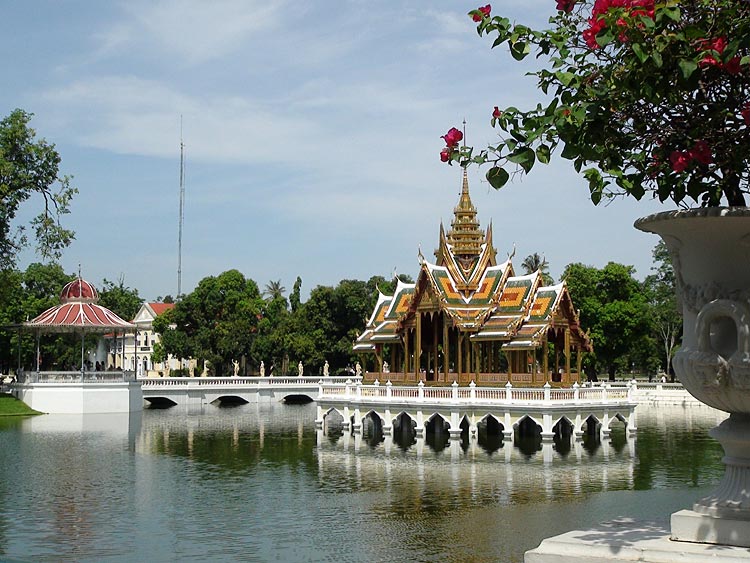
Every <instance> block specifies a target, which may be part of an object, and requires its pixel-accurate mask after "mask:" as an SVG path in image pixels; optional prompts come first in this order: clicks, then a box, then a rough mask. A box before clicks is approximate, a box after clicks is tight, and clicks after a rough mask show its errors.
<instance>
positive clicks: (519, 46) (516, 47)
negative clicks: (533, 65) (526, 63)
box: [510, 41, 531, 61]
mask: <svg viewBox="0 0 750 563" xmlns="http://www.w3.org/2000/svg"><path fill="white" fill-rule="evenodd" d="M529 53H531V47H530V46H529V44H528V43H526V42H525V41H516V42H515V43H513V44H511V46H510V54H511V56H512V57H513V58H514V59H516V60H517V61H521V60H523V59H524V58H526V55H528V54H529Z"/></svg>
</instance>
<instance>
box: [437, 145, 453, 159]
mask: <svg viewBox="0 0 750 563" xmlns="http://www.w3.org/2000/svg"><path fill="white" fill-rule="evenodd" d="M450 159H451V150H450V149H449V148H448V147H445V148H444V149H443V150H441V151H440V160H441V161H442V162H448V161H449V160H450Z"/></svg>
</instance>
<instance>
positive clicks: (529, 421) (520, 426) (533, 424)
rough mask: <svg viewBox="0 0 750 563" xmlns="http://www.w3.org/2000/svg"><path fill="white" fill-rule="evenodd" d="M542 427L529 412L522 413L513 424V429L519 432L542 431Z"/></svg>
mask: <svg viewBox="0 0 750 563" xmlns="http://www.w3.org/2000/svg"><path fill="white" fill-rule="evenodd" d="M543 428H544V426H543V425H542V423H541V422H540V421H539V420H537V419H536V418H534V417H533V416H532V415H530V414H525V415H523V416H522V417H521V418H519V419H518V420H516V422H515V423H514V424H513V429H514V430H515V431H516V432H519V433H520V434H527V433H529V432H532V433H537V432H542V429H543Z"/></svg>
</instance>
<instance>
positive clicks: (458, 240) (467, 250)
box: [447, 168, 484, 258]
mask: <svg viewBox="0 0 750 563" xmlns="http://www.w3.org/2000/svg"><path fill="white" fill-rule="evenodd" d="M447 238H448V244H450V245H451V249H452V251H453V254H454V255H455V256H459V257H466V258H469V257H475V256H479V255H480V254H481V253H482V243H483V242H484V232H483V231H482V230H481V229H480V228H479V221H478V220H477V209H476V207H474V204H473V203H472V202H471V196H470V195H469V179H468V175H467V173H466V168H464V171H463V185H462V187H461V197H460V198H459V200H458V205H457V206H456V207H455V208H454V209H453V221H452V222H451V230H450V231H449V232H448V236H447Z"/></svg>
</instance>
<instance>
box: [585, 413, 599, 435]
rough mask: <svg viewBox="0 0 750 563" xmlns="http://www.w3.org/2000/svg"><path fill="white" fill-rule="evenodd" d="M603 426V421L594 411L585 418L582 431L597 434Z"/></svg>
mask: <svg viewBox="0 0 750 563" xmlns="http://www.w3.org/2000/svg"><path fill="white" fill-rule="evenodd" d="M601 426H602V421H601V420H599V418H598V417H597V416H596V415H595V414H593V413H592V414H590V415H588V416H587V417H586V418H585V419H584V420H583V422H582V423H581V428H580V431H581V432H582V433H584V434H591V435H597V434H598V433H599V429H600V428H601Z"/></svg>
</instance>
